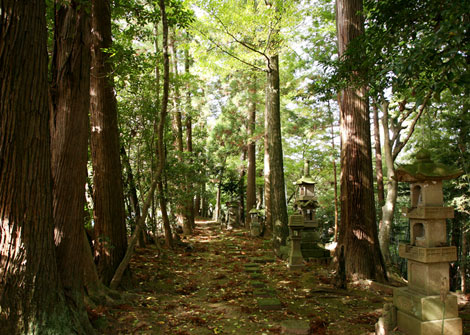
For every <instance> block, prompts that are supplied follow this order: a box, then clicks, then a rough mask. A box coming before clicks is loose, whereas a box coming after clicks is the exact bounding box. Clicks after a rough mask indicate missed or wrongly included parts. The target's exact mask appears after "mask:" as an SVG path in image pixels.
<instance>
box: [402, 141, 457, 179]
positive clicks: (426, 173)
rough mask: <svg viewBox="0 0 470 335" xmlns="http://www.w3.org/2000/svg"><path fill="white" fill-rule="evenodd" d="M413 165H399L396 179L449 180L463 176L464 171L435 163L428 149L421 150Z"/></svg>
mask: <svg viewBox="0 0 470 335" xmlns="http://www.w3.org/2000/svg"><path fill="white" fill-rule="evenodd" d="M415 158H416V161H415V162H413V163H412V164H403V165H398V167H397V169H396V171H395V174H396V179H397V180H398V181H402V182H417V181H423V180H447V179H453V178H457V177H459V176H461V175H462V174H463V171H462V170H460V169H457V168H455V167H452V166H448V165H445V164H441V163H435V162H433V161H432V160H431V154H430V152H429V151H428V150H426V149H421V150H420V151H418V153H417V154H416V155H415Z"/></svg>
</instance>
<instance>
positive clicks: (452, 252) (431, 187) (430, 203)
mask: <svg viewBox="0 0 470 335" xmlns="http://www.w3.org/2000/svg"><path fill="white" fill-rule="evenodd" d="M461 174H462V171H460V170H456V169H453V168H450V167H448V166H445V165H443V164H438V163H434V162H433V161H432V160H431V157H430V154H429V152H428V151H427V150H420V151H419V152H418V153H417V154H416V162H415V163H413V164H410V165H401V166H399V167H398V168H397V170H396V179H397V180H398V181H400V182H407V183H409V184H410V190H411V207H410V208H407V209H405V210H404V214H405V216H406V217H408V219H409V222H410V244H406V245H405V244H400V245H399V249H398V252H399V255H400V257H403V258H406V259H407V260H408V287H404V288H397V289H395V290H394V293H393V304H394V306H395V307H396V309H397V325H398V328H399V329H400V330H402V331H404V332H406V333H407V334H410V335H411V334H412V335H424V334H426V335H438V334H439V335H440V334H441V333H442V329H444V334H455V335H460V334H462V320H461V319H460V318H459V317H458V310H457V297H456V295H454V294H452V293H450V292H449V262H452V261H455V260H457V249H456V247H453V246H448V244H447V232H446V219H450V218H453V217H454V211H453V209H452V208H450V207H443V204H444V200H443V193H442V181H443V180H447V179H452V178H456V177H458V176H460V175H461ZM442 327H443V328H442Z"/></svg>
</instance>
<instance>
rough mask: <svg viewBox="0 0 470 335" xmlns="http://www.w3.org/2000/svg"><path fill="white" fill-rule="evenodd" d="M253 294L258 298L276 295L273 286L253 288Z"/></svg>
mask: <svg viewBox="0 0 470 335" xmlns="http://www.w3.org/2000/svg"><path fill="white" fill-rule="evenodd" d="M253 295H254V296H255V297H258V298H269V297H275V296H276V290H275V289H273V288H260V289H257V290H253Z"/></svg>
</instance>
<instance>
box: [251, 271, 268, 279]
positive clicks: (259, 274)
mask: <svg viewBox="0 0 470 335" xmlns="http://www.w3.org/2000/svg"><path fill="white" fill-rule="evenodd" d="M250 278H251V279H255V280H259V279H266V277H265V276H264V275H263V274H262V273H259V272H254V273H252V274H250Z"/></svg>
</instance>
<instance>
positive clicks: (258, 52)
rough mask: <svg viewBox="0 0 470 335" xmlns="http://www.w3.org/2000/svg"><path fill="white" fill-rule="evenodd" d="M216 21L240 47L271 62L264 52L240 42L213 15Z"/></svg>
mask: <svg viewBox="0 0 470 335" xmlns="http://www.w3.org/2000/svg"><path fill="white" fill-rule="evenodd" d="M212 15H213V16H214V17H215V19H216V20H217V21H218V22H219V23H220V25H221V26H222V27H223V28H224V31H225V33H226V34H227V35H229V36H230V37H231V38H232V39H233V40H234V41H235V42H237V43H239V44H240V45H242V46H244V47H245V48H247V49H248V50H251V51H253V52H254V53H257V54H260V55H261V56H263V57H264V58H266V60H267V61H268V62H269V57H268V55H266V54H265V53H264V52H262V51H259V50H258V49H256V48H254V47H252V46H251V45H249V44H248V43H246V42H243V41H241V40H239V39H238V38H237V37H236V36H235V35H233V34H232V33H231V32H230V31H229V30H228V28H227V26H226V25H225V24H224V23H223V21H222V20H221V19H220V18H219V17H218V16H217V15H216V14H212Z"/></svg>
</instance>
